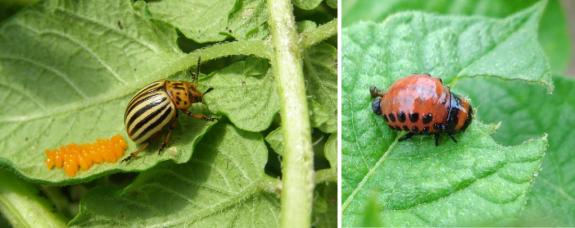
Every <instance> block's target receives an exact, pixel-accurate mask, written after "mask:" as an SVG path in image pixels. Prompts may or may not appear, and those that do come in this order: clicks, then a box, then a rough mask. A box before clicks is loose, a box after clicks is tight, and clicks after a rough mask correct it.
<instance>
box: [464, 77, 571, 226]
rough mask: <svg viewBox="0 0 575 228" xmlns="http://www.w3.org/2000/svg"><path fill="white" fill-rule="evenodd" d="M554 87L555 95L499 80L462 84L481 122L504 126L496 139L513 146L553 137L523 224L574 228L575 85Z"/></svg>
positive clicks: (559, 80)
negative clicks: (574, 154) (530, 139)
mask: <svg viewBox="0 0 575 228" xmlns="http://www.w3.org/2000/svg"><path fill="white" fill-rule="evenodd" d="M554 84H555V87H556V88H555V90H554V93H553V95H551V94H547V92H546V91H545V90H544V89H543V88H540V87H537V86H534V85H528V84H524V83H515V82H502V81H499V80H462V81H461V84H460V88H461V89H462V90H465V91H467V94H468V95H469V96H470V97H471V98H472V101H473V103H474V104H476V105H477V106H478V107H479V109H480V110H481V112H479V118H481V119H482V120H484V121H487V122H500V123H501V128H500V129H499V130H498V131H497V133H496V134H494V138H495V139H496V140H497V141H499V142H501V143H504V144H508V145H513V144H517V143H520V142H521V141H523V140H525V139H527V138H531V137H537V136H541V135H544V134H548V138H549V150H548V151H547V153H546V156H545V160H544V162H543V168H542V170H541V172H540V173H539V176H538V177H537V179H535V183H534V185H533V189H532V190H531V192H530V193H529V196H530V199H529V201H528V203H527V206H526V208H525V212H524V213H523V217H522V218H521V220H520V221H523V222H520V223H519V224H520V225H521V224H523V225H530V226H532V225H537V226H575V217H573V215H574V214H575V195H574V194H573V191H572V190H573V189H575V157H574V156H573V148H575V141H574V140H571V139H573V138H575V129H574V128H573V126H575V81H574V80H573V79H568V78H564V77H554ZM485 91H489V92H488V93H486V92H485Z"/></svg>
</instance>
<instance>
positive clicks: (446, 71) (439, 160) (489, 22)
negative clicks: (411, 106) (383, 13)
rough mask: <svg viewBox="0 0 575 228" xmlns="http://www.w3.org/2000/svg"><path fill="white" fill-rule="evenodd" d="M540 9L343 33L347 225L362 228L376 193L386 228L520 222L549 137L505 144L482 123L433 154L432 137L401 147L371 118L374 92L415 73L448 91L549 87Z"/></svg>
mask: <svg viewBox="0 0 575 228" xmlns="http://www.w3.org/2000/svg"><path fill="white" fill-rule="evenodd" d="M543 6H544V5H543V4H538V5H535V6H534V7H532V8H529V9H527V10H525V11H522V12H519V13H517V14H515V15H512V16H510V17H508V18H505V19H489V18H483V17H460V16H438V15H433V14H426V13H417V12H410V13H402V14H397V15H394V16H391V17H389V18H388V19H387V20H386V21H385V22H383V23H382V24H375V23H359V24H357V25H354V26H352V27H350V28H347V29H345V30H344V32H343V37H342V43H343V57H342V59H343V75H344V78H343V81H342V87H343V88H342V94H343V97H342V105H343V107H342V108H343V109H342V128H343V130H342V145H343V148H342V166H343V167H342V178H343V179H342V181H343V184H342V201H343V206H342V213H343V217H344V220H343V226H357V225H361V224H362V222H363V221H364V216H363V213H364V212H365V211H366V208H365V207H366V206H367V205H368V202H369V200H370V199H371V198H370V193H371V192H372V191H377V192H379V194H378V204H379V205H382V207H383V209H382V210H381V213H380V217H381V219H382V222H383V224H384V225H386V226H455V225H459V226H461V225H481V224H494V223H495V224H499V223H503V222H505V220H509V219H511V218H513V216H517V215H518V214H519V212H520V211H521V209H522V207H523V205H524V204H525V202H526V200H527V196H526V194H527V191H528V190H529V188H530V186H531V182H532V181H533V179H534V175H536V174H537V173H538V171H539V167H540V164H541V161H542V158H543V154H544V151H545V150H546V147H547V141H546V139H545V138H543V139H535V140H530V141H528V142H526V143H523V144H521V145H518V146H513V147H505V146H501V145H499V144H497V143H496V142H495V141H493V139H492V138H491V136H490V134H491V133H492V132H493V131H495V129H494V128H493V127H488V126H485V125H483V124H481V123H480V121H478V120H476V121H474V122H473V123H472V125H471V126H470V127H469V129H468V130H467V131H466V132H464V133H461V134H459V135H458V136H457V138H458V141H459V142H458V143H457V144H455V143H453V142H450V141H446V140H447V139H443V141H444V142H443V143H442V144H441V145H440V146H439V147H435V146H433V140H432V139H431V137H416V138H414V139H412V140H410V141H406V142H397V138H398V137H399V136H398V135H396V133H395V132H393V131H392V130H390V129H389V128H388V127H387V126H386V125H385V123H384V121H383V119H382V118H379V117H377V116H376V115H374V114H373V113H372V111H371V108H370V104H371V98H370V94H369V87H370V86H371V85H377V86H379V87H381V88H383V89H385V88H386V87H388V86H389V85H390V84H391V83H392V82H393V81H395V80H397V79H399V78H401V77H404V76H406V75H409V74H411V73H414V72H421V73H431V74H432V75H434V76H437V77H441V78H443V79H444V81H446V82H449V81H452V83H453V82H454V81H455V80H457V79H459V78H471V77H478V76H481V78H501V79H507V80H510V79H514V80H523V81H529V82H537V83H540V84H544V85H547V86H548V87H551V81H550V74H549V67H548V66H547V61H546V59H545V56H544V54H543V52H542V51H541V48H540V47H539V44H538V42H537V39H536V38H537V36H536V31H537V24H538V21H539V18H540V14H541V11H542V9H543ZM454 89H455V90H457V91H459V90H458V89H457V88H454ZM463 94H465V93H463ZM478 112H481V108H480V107H479V108H478Z"/></svg>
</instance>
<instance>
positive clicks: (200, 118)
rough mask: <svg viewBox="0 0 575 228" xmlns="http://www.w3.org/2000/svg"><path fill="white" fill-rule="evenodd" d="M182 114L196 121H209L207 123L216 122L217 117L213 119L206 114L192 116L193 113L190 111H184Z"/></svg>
mask: <svg viewBox="0 0 575 228" xmlns="http://www.w3.org/2000/svg"><path fill="white" fill-rule="evenodd" d="M182 112H184V113H185V114H186V115H188V116H189V117H192V118H194V119H199V120H207V121H214V120H216V118H215V117H211V116H208V115H205V114H192V112H190V111H188V110H182Z"/></svg>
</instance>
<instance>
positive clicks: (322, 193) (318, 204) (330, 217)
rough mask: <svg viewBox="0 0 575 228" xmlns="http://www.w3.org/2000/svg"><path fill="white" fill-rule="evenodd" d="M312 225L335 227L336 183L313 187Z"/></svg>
mask: <svg viewBox="0 0 575 228" xmlns="http://www.w3.org/2000/svg"><path fill="white" fill-rule="evenodd" d="M315 195H316V196H315V197H314V200H313V222H312V224H313V227H317V228H328V227H329V228H333V227H337V184H333V183H326V184H320V185H317V186H316V187H315Z"/></svg>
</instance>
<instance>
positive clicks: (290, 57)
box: [268, 0, 314, 227]
mask: <svg viewBox="0 0 575 228" xmlns="http://www.w3.org/2000/svg"><path fill="white" fill-rule="evenodd" d="M292 10H293V9H292V5H291V1H289V0H268V11H269V15H270V17H269V21H268V23H269V25H270V30H271V35H272V46H273V49H274V55H273V57H272V68H273V72H274V75H275V77H276V80H275V81H276V83H277V84H276V85H277V87H278V92H279V96H280V115H281V122H282V126H284V127H282V133H283V138H284V145H285V146H284V162H283V164H282V169H283V170H282V173H283V179H282V181H283V189H282V193H281V214H280V224H281V227H310V221H311V212H312V202H313V188H314V178H313V175H314V173H313V150H312V143H311V129H310V122H309V113H308V105H307V98H306V94H305V83H304V77H303V69H302V54H301V48H300V47H299V45H298V34H297V32H296V28H295V20H294V17H293V14H292Z"/></svg>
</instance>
